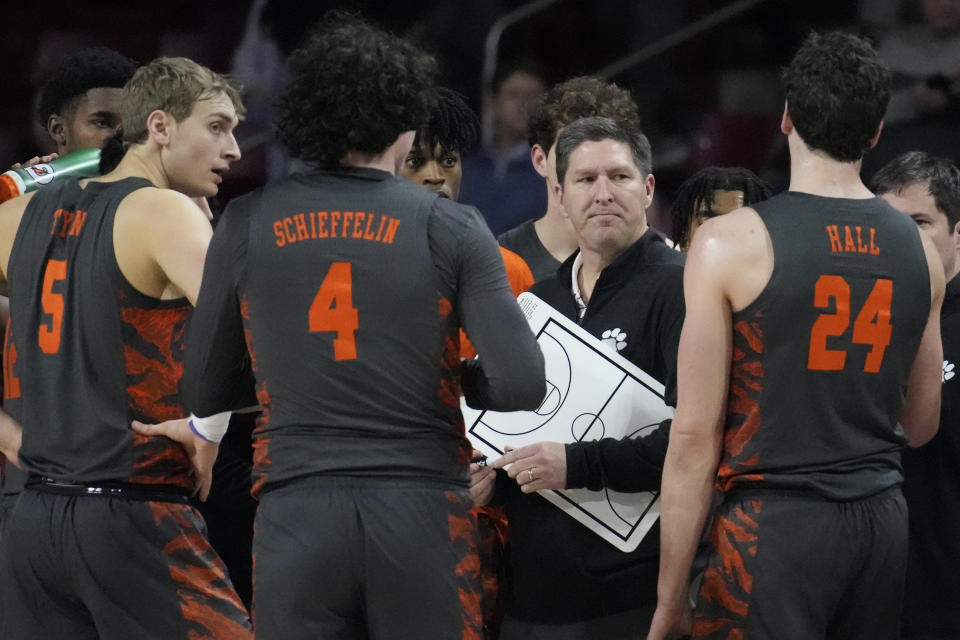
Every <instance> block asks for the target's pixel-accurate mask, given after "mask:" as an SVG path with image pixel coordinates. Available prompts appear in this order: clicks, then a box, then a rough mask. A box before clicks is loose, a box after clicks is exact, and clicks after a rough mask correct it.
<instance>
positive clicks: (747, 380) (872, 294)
mask: <svg viewBox="0 0 960 640" xmlns="http://www.w3.org/2000/svg"><path fill="white" fill-rule="evenodd" d="M751 206H753V208H754V209H755V210H756V211H757V213H759V215H760V217H761V219H762V220H763V223H764V225H766V228H767V231H768V233H769V235H770V239H771V242H772V244H773V255H774V268H773V273H772V275H771V277H770V281H769V282H768V283H767V285H766V287H765V288H764V290H763V292H762V293H761V294H760V295H759V297H758V298H757V299H756V300H755V301H754V302H753V303H751V304H750V305H748V306H747V307H746V308H745V309H743V310H742V311H740V312H737V313H735V314H734V316H733V323H734V327H733V328H734V331H733V356H732V359H733V361H732V365H731V371H730V395H729V402H728V407H727V422H726V430H725V434H724V450H723V455H722V459H721V463H720V467H719V470H718V484H719V488H720V489H721V490H729V489H731V488H734V487H768V488H784V489H798V490H804V491H812V492H815V493H817V494H819V495H821V496H823V497H826V498H828V499H835V500H846V499H856V498H861V497H865V496H869V495H872V494H875V493H877V492H879V491H882V490H884V489H886V488H888V487H891V486H894V485H897V484H899V483H900V482H902V473H901V469H900V454H899V449H900V448H901V447H902V446H903V445H904V444H905V442H906V441H905V439H904V437H903V431H902V429H901V428H900V426H899V424H898V423H897V420H898V418H899V415H900V411H901V409H902V407H903V386H904V384H905V382H906V380H907V377H908V375H909V371H910V367H911V366H912V364H913V360H914V357H915V355H916V350H917V347H918V345H919V343H920V338H921V336H922V333H923V330H924V327H925V326H926V321H927V318H928V315H929V312H930V277H929V270H928V267H927V262H926V258H925V256H924V252H923V246H922V244H921V241H920V238H919V233H918V231H917V226H916V225H915V224H914V223H913V221H911V220H910V219H909V218H908V217H907V216H905V215H903V214H902V213H900V212H898V211H896V210H895V209H893V208H892V207H890V206H889V205H887V204H886V203H885V202H884V201H883V200H881V199H879V198H874V199H868V200H849V199H837V198H824V197H819V196H813V195H809V194H803V193H798V192H787V193H784V194H780V195H778V196H777V197H774V198H772V199H770V200H768V201H766V202H763V203H759V204H756V205H751Z"/></svg>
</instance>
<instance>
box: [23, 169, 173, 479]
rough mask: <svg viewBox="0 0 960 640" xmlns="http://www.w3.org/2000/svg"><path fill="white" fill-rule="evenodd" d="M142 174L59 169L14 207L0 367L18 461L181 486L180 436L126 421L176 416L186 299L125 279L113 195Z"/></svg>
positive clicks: (60, 475)
mask: <svg viewBox="0 0 960 640" xmlns="http://www.w3.org/2000/svg"><path fill="white" fill-rule="evenodd" d="M150 186H152V185H151V184H150V183H149V182H148V181H146V180H143V179H140V178H128V179H126V180H121V181H119V182H114V183H100V182H92V183H89V184H88V185H87V186H86V188H84V189H81V188H80V186H79V183H78V181H76V180H72V181H67V182H64V183H58V184H56V185H51V186H50V187H49V188H45V189H43V190H41V191H40V192H38V193H37V195H35V196H34V197H33V200H32V201H31V202H30V203H29V204H28V206H27V208H26V211H25V212H24V214H23V219H22V220H21V222H20V227H19V229H18V230H17V236H16V241H15V242H14V246H13V250H12V252H11V255H10V264H9V268H8V273H7V279H8V283H9V292H10V318H11V323H12V331H11V335H10V336H9V339H8V340H7V343H6V350H5V354H4V356H5V360H4V362H5V367H4V373H5V378H6V380H5V382H6V386H7V388H6V390H5V396H6V399H5V408H9V409H10V412H11V415H13V416H14V418H16V419H17V420H18V421H19V422H20V423H21V425H22V426H23V444H22V447H21V452H20V458H21V460H22V461H23V466H24V468H25V469H26V470H27V471H28V472H30V473H34V474H38V475H43V476H47V477H52V478H55V479H60V480H70V481H79V482H87V481H100V480H117V481H126V482H138V483H145V484H166V485H175V486H181V487H188V486H190V478H189V472H190V464H189V460H188V459H187V456H186V453H185V452H184V450H183V448H182V447H181V446H180V445H178V444H175V443H173V442H172V441H171V440H169V439H167V438H146V437H143V436H140V435H137V434H135V433H134V432H133V431H132V429H131V428H130V421H131V420H133V419H137V420H141V421H144V422H148V423H154V422H160V421H164V420H169V419H174V418H181V417H183V416H184V413H183V407H182V406H181V404H180V402H179V399H178V395H177V385H178V382H179V379H180V377H181V376H182V374H183V364H182V363H183V352H182V351H183V337H184V329H185V324H186V318H187V313H188V311H189V309H190V305H189V303H188V302H187V300H186V299H185V298H181V299H177V300H168V301H161V300H158V299H155V298H151V297H148V296H146V295H144V294H142V293H140V292H139V291H137V290H136V289H134V287H133V286H132V285H131V284H130V283H129V282H127V280H126V278H125V277H124V276H123V274H122V273H121V271H120V268H119V266H118V265H117V261H116V258H115V254H114V248H113V221H114V216H115V214H116V210H117V206H118V205H119V204H120V201H121V200H123V199H124V198H125V197H126V196H127V195H128V194H130V193H131V192H133V191H135V190H137V189H140V188H143V187H150Z"/></svg>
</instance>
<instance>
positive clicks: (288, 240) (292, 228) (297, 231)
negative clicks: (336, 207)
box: [273, 211, 400, 247]
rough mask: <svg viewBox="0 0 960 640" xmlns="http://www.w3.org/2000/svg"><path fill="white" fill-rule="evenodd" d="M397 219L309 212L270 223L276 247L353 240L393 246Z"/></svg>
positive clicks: (357, 212) (380, 216)
mask: <svg viewBox="0 0 960 640" xmlns="http://www.w3.org/2000/svg"><path fill="white" fill-rule="evenodd" d="M399 227H400V220H398V219H397V218H391V217H390V216H385V215H382V214H379V213H365V212H363V211H342V212H341V211H329V212H328V211H311V212H309V213H297V214H294V215H292V216H286V217H285V218H282V219H280V220H277V221H275V222H274V223H273V234H274V235H275V236H276V237H277V240H276V242H277V246H278V247H283V246H286V245H288V244H293V243H295V242H302V241H304V240H318V239H322V238H356V239H358V240H369V241H371V242H381V243H384V244H393V239H394V237H395V236H396V235H397V229H398V228H399Z"/></svg>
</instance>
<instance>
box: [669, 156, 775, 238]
mask: <svg viewBox="0 0 960 640" xmlns="http://www.w3.org/2000/svg"><path fill="white" fill-rule="evenodd" d="M718 190H721V191H742V192H743V204H744V205H751V204H753V203H755V202H761V201H763V200H766V199H767V198H769V197H770V195H771V193H772V192H771V190H770V185H768V184H767V183H766V182H764V181H763V180H761V179H760V178H759V177H758V176H757V174H755V173H754V172H753V171H750V170H749V169H745V168H743V167H706V168H704V169H700V171H697V172H696V173H695V174H693V175H692V176H690V177H689V178H687V179H686V180H684V181H683V183H682V184H681V185H680V187H679V188H678V189H677V193H676V195H675V196H674V198H673V205H672V206H671V207H670V214H671V216H672V218H673V240H674V242H676V243H677V245H679V246H681V247H683V246H686V245H687V244H688V243H689V242H690V237H689V236H690V225H691V223H692V222H693V220H694V218H696V217H697V214H698V212H699V209H700V207H701V206H704V205H705V206H706V207H707V208H710V207H712V206H713V193H714V191H718Z"/></svg>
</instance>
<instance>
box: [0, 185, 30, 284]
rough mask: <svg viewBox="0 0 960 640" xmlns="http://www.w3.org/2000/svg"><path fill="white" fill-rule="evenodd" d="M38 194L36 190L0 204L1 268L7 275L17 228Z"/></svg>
mask: <svg viewBox="0 0 960 640" xmlns="http://www.w3.org/2000/svg"><path fill="white" fill-rule="evenodd" d="M35 195H36V192H35V191H34V192H33V193H28V194H26V195H22V196H19V197H17V198H13V199H11V200H7V201H6V202H4V203H3V204H0V269H2V270H3V275H4V276H6V273H7V265H8V263H9V262H10V251H11V250H12V249H13V241H14V239H16V237H17V229H19V228H20V220H21V219H22V218H23V212H24V211H26V209H27V205H28V204H30V201H31V200H32V199H33V197H34V196H35Z"/></svg>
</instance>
